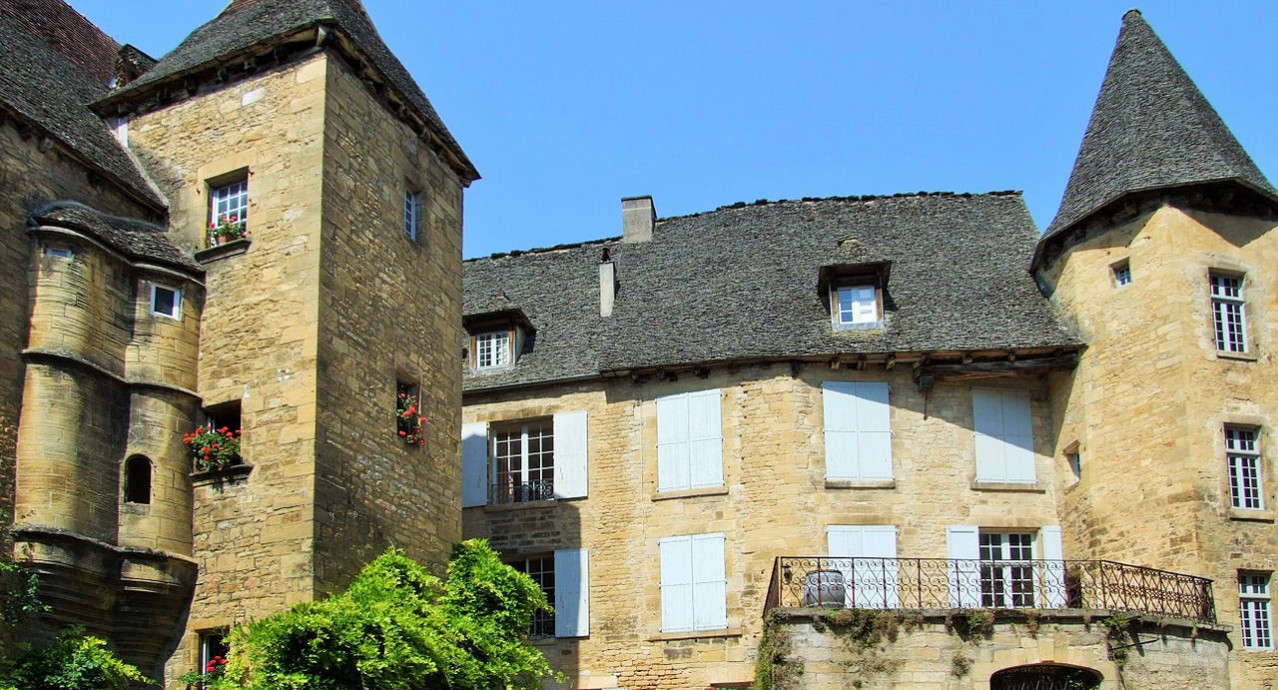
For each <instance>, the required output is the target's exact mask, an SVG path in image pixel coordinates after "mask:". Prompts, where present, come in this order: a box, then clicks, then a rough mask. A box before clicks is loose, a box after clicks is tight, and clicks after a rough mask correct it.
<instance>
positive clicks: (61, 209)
mask: <svg viewBox="0 0 1278 690" xmlns="http://www.w3.org/2000/svg"><path fill="white" fill-rule="evenodd" d="M31 222H32V223H34V224H37V225H49V226H56V227H63V228H69V229H72V230H78V231H80V232H83V233H86V234H88V235H90V236H91V237H94V238H96V239H98V240H99V241H101V242H102V243H103V244H105V245H107V246H108V247H110V248H112V249H114V250H115V251H117V252H120V253H121V254H123V255H125V256H127V257H129V258H132V259H144V260H149V261H154V262H157V263H161V264H167V265H169V266H173V267H177V268H183V269H187V272H188V273H194V274H203V273H204V269H202V268H201V267H200V265H199V264H198V263H196V262H195V260H194V259H192V258H191V257H189V256H187V255H186V254H185V253H183V252H182V250H180V249H178V248H177V247H176V246H175V245H174V244H173V243H172V242H170V241H169V236H168V233H167V232H166V231H165V229H164V228H163V227H161V226H158V225H154V224H152V223H148V222H146V221H142V220H138V219H136V218H120V217H118V216H109V215H107V214H105V213H101V212H99V211H97V210H95V209H92V208H90V207H88V206H85V205H84V204H78V203H75V202H72V201H58V202H53V203H50V204H46V205H44V206H42V207H41V208H38V209H36V210H35V211H34V212H33V213H32V214H31Z"/></svg>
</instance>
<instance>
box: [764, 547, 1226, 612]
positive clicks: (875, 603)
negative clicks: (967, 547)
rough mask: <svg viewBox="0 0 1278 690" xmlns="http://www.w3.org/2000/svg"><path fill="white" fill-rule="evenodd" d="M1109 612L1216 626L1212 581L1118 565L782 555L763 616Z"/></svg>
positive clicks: (775, 571)
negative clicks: (792, 612) (814, 610)
mask: <svg viewBox="0 0 1278 690" xmlns="http://www.w3.org/2000/svg"><path fill="white" fill-rule="evenodd" d="M807 606H831V607H847V608H865V609H871V608H886V609H974V608H1000V609H1102V610H1109V611H1122V612H1130V613H1141V614H1151V615H1157V616H1167V617H1174V618H1184V619H1189V620H1193V621H1199V622H1202V623H1215V622H1216V608H1215V603H1214V599H1213V598H1212V589H1211V580H1208V579H1206V578H1202V577H1194V576H1192V575H1183V574H1181V573H1173V572H1169V571H1166V570H1156V569H1154V568H1144V567H1141V566H1136V565H1127V564H1125V563H1115V562H1114V561H1043V560H1038V561H981V560H964V559H946V558H835V557H825V556H799V557H796V556H782V557H779V558H777V560H776V564H775V565H774V566H773V569H772V582H771V584H770V586H769V588H768V599H767V603H766V604H765V606H764V610H765V611H768V610H771V609H773V608H799V607H807Z"/></svg>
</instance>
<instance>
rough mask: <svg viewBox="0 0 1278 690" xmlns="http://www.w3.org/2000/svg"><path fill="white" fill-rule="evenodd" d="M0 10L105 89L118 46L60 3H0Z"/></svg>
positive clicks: (45, 0)
mask: <svg viewBox="0 0 1278 690" xmlns="http://www.w3.org/2000/svg"><path fill="white" fill-rule="evenodd" d="M0 11H4V12H7V13H8V14H9V16H10V17H11V18H12V19H13V20H14V21H16V22H18V23H19V24H21V25H22V27H23V28H24V29H25V30H26V31H27V33H29V34H30V35H32V36H35V37H37V38H39V39H40V40H41V41H44V42H45V43H46V44H48V45H49V47H51V48H53V49H54V50H56V51H58V52H59V53H61V54H62V56H63V57H65V58H67V59H68V60H70V61H71V62H74V63H75V64H76V65H78V66H79V67H80V69H82V70H84V71H85V72H88V73H89V74H91V75H93V78H94V79H96V80H97V81H98V82H99V83H100V84H102V85H103V86H106V85H107V84H109V83H110V82H111V78H112V77H114V76H115V60H116V55H117V54H118V53H119V50H120V44H118V43H116V42H115V39H113V38H111V37H110V36H108V35H107V34H106V32H104V31H102V29H99V28H98V27H97V26H95V25H94V24H93V22H91V21H89V20H88V19H86V18H85V17H84V15H82V14H80V13H79V12H76V11H75V10H74V9H72V7H71V6H70V5H68V4H66V3H65V2H62V0H0Z"/></svg>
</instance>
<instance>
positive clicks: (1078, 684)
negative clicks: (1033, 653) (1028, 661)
mask: <svg viewBox="0 0 1278 690" xmlns="http://www.w3.org/2000/svg"><path fill="white" fill-rule="evenodd" d="M1100 685H1101V676H1100V674H1099V673H1097V672H1095V671H1093V670H1091V669H1089V668H1079V667H1077V666H1058V665H1056V664H1035V665H1032V666H1017V667H1015V668H1005V669H1003V670H1002V671H999V672H997V673H995V674H994V675H992V676H990V690H1073V689H1074V688H1080V689H1082V690H1091V689H1092V688H1099V687H1100Z"/></svg>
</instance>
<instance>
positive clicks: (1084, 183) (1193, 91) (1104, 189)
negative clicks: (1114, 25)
mask: <svg viewBox="0 0 1278 690" xmlns="http://www.w3.org/2000/svg"><path fill="white" fill-rule="evenodd" d="M1221 181H1234V182H1237V183H1239V184H1242V185H1244V186H1246V187H1249V188H1251V189H1252V190H1254V191H1256V192H1259V193H1260V194H1262V195H1266V196H1268V197H1269V198H1271V199H1273V200H1276V201H1278V190H1275V189H1274V187H1273V186H1272V185H1271V184H1270V183H1269V180H1267V179H1266V178H1265V176H1264V174H1262V173H1261V172H1260V170H1259V169H1258V168H1257V167H1256V164H1255V163H1253V162H1252V160H1251V157H1250V156H1248V155H1247V152H1246V151H1244V150H1243V147H1242V145H1240V144H1239V143H1238V140H1237V139H1235V138H1234V135H1233V134H1232V133H1231V132H1230V131H1229V128H1228V127H1226V126H1225V123H1224V122H1223V121H1222V120H1221V119H1220V115H1218V114H1217V113H1216V111H1215V109H1213V108H1212V107H1211V104H1210V103H1208V102H1207V99H1206V98H1204V97H1203V95H1202V92H1201V91H1199V90H1198V87H1197V86H1196V85H1195V84H1194V82H1193V80H1191V79H1190V78H1189V75H1188V74H1186V73H1185V70H1184V69H1183V68H1182V67H1181V66H1180V63H1178V62H1177V61H1176V58H1175V57H1173V56H1172V54H1171V52H1169V51H1168V50H1167V46H1165V45H1164V44H1163V42H1162V41H1161V40H1159V38H1158V36H1157V35H1155V34H1154V31H1153V29H1151V28H1150V26H1149V24H1148V23H1147V22H1146V21H1145V19H1144V17H1143V16H1142V15H1141V13H1140V12H1139V11H1138V10H1130V11H1128V12H1127V14H1126V15H1124V17H1123V27H1122V30H1121V31H1120V32H1119V34H1118V43H1117V45H1116V46H1115V47H1114V54H1113V57H1111V58H1110V62H1109V69H1108V71H1107V72H1106V74H1105V81H1104V83H1103V84H1102V86H1101V91H1100V96H1098V97H1097V99H1096V107H1095V108H1094V109H1093V111H1092V119H1091V121H1090V122H1089V123H1088V125H1087V133H1086V135H1084V137H1083V144H1082V146H1081V147H1080V149H1079V152H1078V158H1077V160H1076V162H1075V163H1074V171H1073V173H1072V174H1071V175H1070V178H1069V183H1068V185H1066V188H1065V195H1064V198H1063V199H1062V200H1061V206H1060V209H1059V210H1058V211H1057V214H1056V218H1055V220H1053V221H1052V223H1051V225H1050V226H1048V228H1047V232H1046V233H1044V235H1043V241H1044V242H1047V241H1048V240H1049V239H1051V238H1053V237H1054V236H1056V235H1059V234H1061V233H1063V232H1065V231H1066V230H1068V229H1069V228H1071V227H1073V226H1074V225H1076V224H1077V223H1079V222H1081V221H1083V220H1085V219H1086V218H1087V217H1088V216H1090V215H1091V214H1093V213H1095V212H1096V211H1099V210H1101V209H1102V208H1104V207H1106V206H1108V205H1109V204H1110V203H1112V202H1114V201H1115V200H1117V199H1119V198H1120V197H1122V196H1124V195H1126V194H1128V193H1131V192H1139V191H1144V190H1150V189H1159V188H1171V187H1179V186H1184V185H1189V184H1201V183H1210V182H1221Z"/></svg>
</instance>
